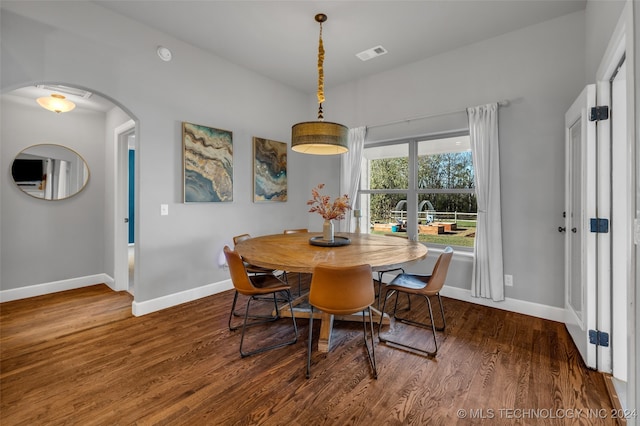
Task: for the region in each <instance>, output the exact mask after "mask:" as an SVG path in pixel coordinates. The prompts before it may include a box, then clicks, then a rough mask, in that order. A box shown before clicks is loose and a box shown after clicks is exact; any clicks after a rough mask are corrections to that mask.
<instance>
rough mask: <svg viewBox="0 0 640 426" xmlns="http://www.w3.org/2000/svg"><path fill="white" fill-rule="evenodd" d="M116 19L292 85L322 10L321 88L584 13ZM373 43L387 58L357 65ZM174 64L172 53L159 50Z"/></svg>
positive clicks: (146, 4)
mask: <svg viewBox="0 0 640 426" xmlns="http://www.w3.org/2000/svg"><path fill="white" fill-rule="evenodd" d="M95 3H98V4H99V5H101V6H103V7H105V8H108V9H110V10H112V11H114V12H117V13H119V14H122V15H125V16H128V17H130V18H132V19H134V20H136V21H139V22H142V23H144V24H146V25H148V26H151V27H153V28H155V29H156V30H158V31H162V32H164V33H168V34H170V35H172V36H174V37H175V38H177V39H180V40H182V41H184V42H187V43H189V44H191V45H194V46H197V47H200V48H202V49H204V50H206V51H209V52H211V53H213V54H215V55H217V56H220V57H223V58H226V59H227V60H228V61H230V62H233V63H235V64H238V65H241V66H243V67H245V68H249V69H251V70H254V71H256V72H258V73H260V74H263V75H266V76H268V77H270V78H272V79H274V80H277V81H280V82H282V83H284V84H287V85H290V86H292V87H295V88H297V89H300V90H303V91H307V92H310V93H314V92H315V90H316V85H317V68H316V62H317V50H318V33H319V25H318V23H317V22H316V21H315V19H314V17H315V15H316V14H317V13H324V14H326V15H327V16H328V20H327V22H326V23H324V24H323V41H324V47H325V51H326V57H325V89H330V88H331V87H335V86H337V85H340V84H343V83H346V82H349V81H353V80H355V79H358V78H362V77H364V76H367V75H371V74H375V73H379V72H383V71H387V70H390V69H392V68H396V67H399V66H402V65H405V64H409V63H412V62H416V61H419V60H422V59H425V58H428V57H431V56H434V55H437V54H440V53H443V52H446V51H449V50H452V49H456V48H459V47H461V46H465V45H468V44H471V43H475V42H478V41H480V40H484V39H488V38H491V37H495V36H498V35H501V34H504V33H507V32H510V31H514V30H516V29H519V28H523V27H525V26H529V25H532V24H536V23H539V22H542V21H545V20H548V19H552V18H555V17H558V16H561V15H564V14H567V13H571V12H575V11H578V10H582V9H584V8H585V4H586V1H585V0H499V1H488V0H426V1H425V0H422V1H418V0H413V1H402V0H392V1H389V0H387V1H380V0H378V1H364V0H360V1H345V0H334V1H327V0H324V1H312V0H297V1H293V0H289V1H269V0H257V1H255V0H254V1H246V0H233V1H214V0H208V1H206V0H200V1H190V0H167V1H157V0H129V1H126V0H122V1H111V0H104V1H95ZM377 45H382V46H383V47H384V48H386V49H387V50H388V52H389V53H387V54H385V55H382V56H379V57H377V58H374V59H371V60H369V61H366V62H362V61H360V59H358V58H357V57H356V56H355V55H356V54H357V53H359V52H361V51H363V50H366V49H369V48H372V47H374V46H377ZM166 47H168V48H169V49H171V50H172V52H173V57H174V60H179V57H180V52H179V51H178V50H177V49H175V48H173V49H172V47H173V46H166Z"/></svg>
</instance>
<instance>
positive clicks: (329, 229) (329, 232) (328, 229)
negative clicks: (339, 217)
mask: <svg viewBox="0 0 640 426" xmlns="http://www.w3.org/2000/svg"><path fill="white" fill-rule="evenodd" d="M322 239H323V240H325V241H333V221H332V220H330V219H325V221H324V224H323V225H322Z"/></svg>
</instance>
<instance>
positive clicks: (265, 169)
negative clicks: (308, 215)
mask: <svg viewBox="0 0 640 426" xmlns="http://www.w3.org/2000/svg"><path fill="white" fill-rule="evenodd" d="M253 201H254V202H262V201H287V144H286V143H284V142H276V141H272V140H269V139H263V138H257V137H254V138H253Z"/></svg>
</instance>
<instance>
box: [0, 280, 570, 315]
mask: <svg viewBox="0 0 640 426" xmlns="http://www.w3.org/2000/svg"><path fill="white" fill-rule="evenodd" d="M96 284H106V285H108V286H109V287H110V288H111V289H112V290H114V291H115V289H114V280H113V278H111V277H110V276H109V275H107V274H96V275H89V276H86V277H79V278H71V279H68V280H61V281H54V282H50V283H43V284H36V285H31V286H27V287H20V288H14V289H8V290H0V302H10V301H12V300H18V299H26V298H28V297H34V296H42V295H44V294H49V293H56V292H59V291H65V290H73V289H76V288H81V287H87V286H91V285H96ZM232 288H233V283H232V282H231V280H230V279H228V280H224V281H219V282H217V283H212V284H207V285H204V286H201V287H197V288H193V289H189V290H185V291H181V292H179V293H174V294H170V295H167V296H162V297H158V298H156V299H151V300H146V301H144V302H136V301H134V302H133V303H132V306H131V311H132V313H133V315H135V316H142V315H146V314H150V313H152V312H156V311H160V310H162V309H166V308H170V307H172V306H176V305H180V304H182V303H187V302H191V301H194V300H197V299H200V298H203V297H207V296H211V295H213V294H216V293H221V292H223V291H226V290H231V289H232ZM441 294H442V295H443V296H445V297H450V298H452V299H457V300H462V301H465V302H469V303H475V304H478V305H483V306H489V307H492V308H497V309H503V310H505V311H510V312H516V313H520V314H525V315H531V316H534V317H538V318H543V319H548V320H551V321H558V322H564V321H565V310H564V308H558V307H555V306H548V305H542V304H539V303H533V302H527V301H523V300H517V299H510V298H506V299H505V300H504V301H502V302H494V301H493V300H490V299H484V298H480V297H472V296H471V290H466V289H462V288H459V287H452V286H445V287H443V288H442V291H441Z"/></svg>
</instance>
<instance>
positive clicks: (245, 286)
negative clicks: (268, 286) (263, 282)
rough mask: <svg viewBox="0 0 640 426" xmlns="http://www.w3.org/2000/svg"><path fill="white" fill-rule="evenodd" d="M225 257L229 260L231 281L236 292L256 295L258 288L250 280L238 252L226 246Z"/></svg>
mask: <svg viewBox="0 0 640 426" xmlns="http://www.w3.org/2000/svg"><path fill="white" fill-rule="evenodd" d="M224 256H225V257H226V258H227V265H229V273H230V275H231V281H232V282H233V286H234V287H235V289H236V291H237V292H238V293H240V294H245V295H252V294H256V293H257V291H256V288H255V287H254V285H253V283H252V282H251V280H250V279H249V275H247V270H246V269H245V266H244V262H243V261H242V257H240V255H239V254H238V252H237V251H234V250H231V249H230V248H229V246H224Z"/></svg>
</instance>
